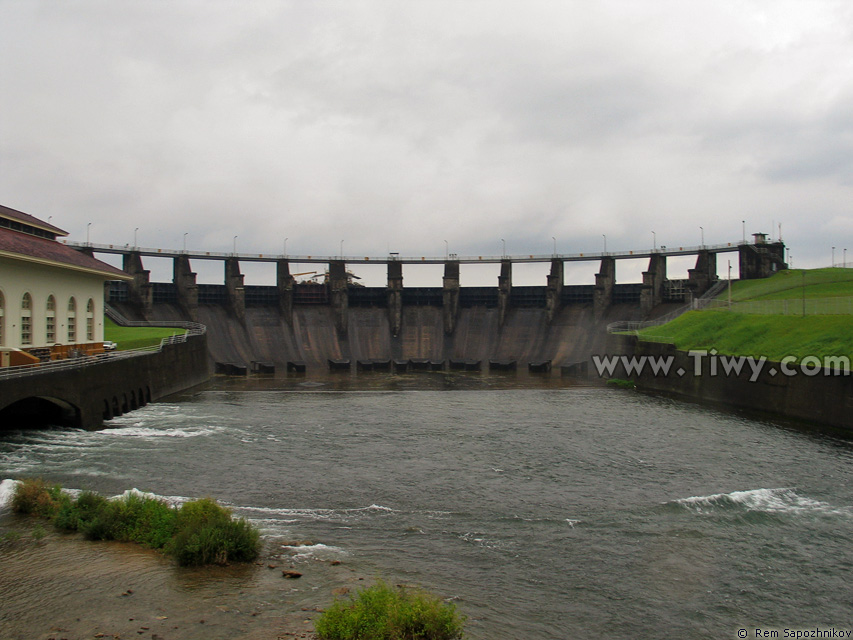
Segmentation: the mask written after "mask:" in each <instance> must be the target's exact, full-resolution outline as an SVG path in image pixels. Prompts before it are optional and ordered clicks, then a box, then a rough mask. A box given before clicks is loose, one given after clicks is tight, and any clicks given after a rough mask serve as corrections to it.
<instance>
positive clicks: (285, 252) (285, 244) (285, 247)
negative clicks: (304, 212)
mask: <svg viewBox="0 0 853 640" xmlns="http://www.w3.org/2000/svg"><path fill="white" fill-rule="evenodd" d="M287 241H288V238H285V239H284V256H285V257H287Z"/></svg>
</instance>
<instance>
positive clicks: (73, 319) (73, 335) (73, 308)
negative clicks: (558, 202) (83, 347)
mask: <svg viewBox="0 0 853 640" xmlns="http://www.w3.org/2000/svg"><path fill="white" fill-rule="evenodd" d="M67 317H68V324H67V327H68V343H69V344H74V343H75V342H77V301H76V300H75V299H74V298H69V299H68V316H67Z"/></svg>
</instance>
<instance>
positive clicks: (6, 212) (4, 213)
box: [0, 204, 68, 236]
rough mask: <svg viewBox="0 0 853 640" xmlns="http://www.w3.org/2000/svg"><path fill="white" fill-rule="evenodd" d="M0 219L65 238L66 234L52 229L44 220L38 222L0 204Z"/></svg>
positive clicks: (33, 217) (34, 218)
mask: <svg viewBox="0 0 853 640" xmlns="http://www.w3.org/2000/svg"><path fill="white" fill-rule="evenodd" d="M0 218H9V219H10V220H17V221H18V222H21V223H23V224H28V225H30V226H32V227H38V228H39V229H44V230H45V231H49V232H50V233H55V234H56V235H58V236H67V235H68V232H67V231H63V230H62V229H60V228H59V227H54V226H53V225H52V224H48V223H47V222H45V221H44V220H39V219H38V218H36V217H35V216H31V215H30V214H29V213H24V212H23V211H18V210H17V209H12V208H11V207H4V206H3V205H2V204H0Z"/></svg>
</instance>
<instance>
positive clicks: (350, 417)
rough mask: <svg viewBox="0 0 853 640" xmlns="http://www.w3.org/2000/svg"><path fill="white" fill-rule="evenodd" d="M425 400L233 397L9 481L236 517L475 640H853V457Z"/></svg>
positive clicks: (6, 463) (751, 438)
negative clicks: (373, 581) (166, 502)
mask: <svg viewBox="0 0 853 640" xmlns="http://www.w3.org/2000/svg"><path fill="white" fill-rule="evenodd" d="M416 378H418V377H417V376H414V378H413V379H409V378H408V377H406V378H401V379H399V380H403V382H400V381H399V380H398V381H395V382H393V383H391V382H384V381H385V380H389V379H390V378H385V377H382V378H379V377H377V378H376V380H378V382H374V383H371V384H370V385H369V388H353V387H352V385H349V384H343V385H342V384H335V383H333V382H330V381H322V380H320V381H304V382H302V383H301V384H299V383H287V384H282V383H279V382H277V381H270V382H266V383H253V382H251V381H249V382H239V383H235V382H233V381H226V380H222V379H220V380H216V381H214V382H213V383H211V384H210V385H208V386H206V387H204V388H201V389H197V390H194V391H192V392H190V393H187V394H183V395H181V396H177V397H175V398H174V399H171V401H169V402H163V403H157V404H152V405H149V406H147V407H145V408H143V409H141V410H138V411H134V412H132V413H130V414H127V415H125V416H122V417H120V418H117V419H115V420H113V421H111V423H110V427H109V428H105V429H102V430H99V431H91V432H87V431H80V430H69V429H51V430H43V431H36V430H27V429H11V430H5V431H2V432H0V478H17V477H23V476H42V477H45V478H49V479H51V480H53V481H56V482H59V483H61V484H62V485H63V486H64V487H68V488H74V489H93V490H96V491H99V492H102V493H104V494H107V495H116V494H120V493H122V492H124V491H127V490H129V489H133V488H136V489H139V490H142V491H149V492H152V493H155V494H157V495H159V496H163V497H168V498H171V499H178V500H180V499H182V498H183V497H198V496H205V495H210V496H214V497H216V498H217V499H219V500H220V501H222V502H223V503H225V504H227V505H229V506H231V507H233V508H234V510H235V513H236V514H237V515H240V516H245V517H247V518H249V519H251V520H252V521H254V522H255V523H256V524H258V525H259V526H260V527H261V528H262V530H263V532H264V534H265V536H266V539H267V540H268V541H270V540H271V541H279V542H281V543H282V544H287V545H289V546H290V547H294V545H295V544H296V543H295V542H294V541H304V544H303V545H302V546H301V547H298V548H295V547H294V548H295V549H296V551H295V553H296V555H295V556H294V560H293V561H294V562H298V561H299V559H300V558H305V559H314V560H316V559H318V558H319V559H322V560H326V561H327V560H335V559H338V560H341V562H342V563H346V564H348V565H353V566H357V567H359V570H360V571H362V572H364V573H365V574H368V575H372V576H382V577H384V578H386V579H388V580H389V581H392V582H398V583H400V582H402V583H407V584H417V585H421V586H424V587H426V588H428V589H430V590H433V591H435V592H436V593H438V594H441V595H442V596H445V597H448V598H453V600H454V601H455V602H456V603H457V606H458V607H459V608H460V609H461V611H462V612H463V613H465V614H466V615H467V616H468V618H469V622H468V625H467V630H468V632H469V635H470V636H471V637H472V638H475V639H483V640H485V639H491V640H505V639H511V638H512V639H514V638H528V639H543V640H545V639H549V640H550V639H554V640H556V639H563V638H567V637H597V638H604V637H607V638H660V637H685V638H723V637H732V638H733V637H737V632H738V630H739V629H747V630H748V633H749V636H750V637H754V636H753V633H754V629H756V628H762V629H779V630H784V629H786V628H788V629H816V628H826V629H829V628H835V629H851V627H853V604H851V595H853V590H852V589H851V575H853V572H851V570H853V495H851V486H852V485H851V483H853V447H851V443H849V442H846V441H843V440H838V439H834V438H832V437H829V436H822V435H818V434H815V433H809V432H804V431H801V430H797V429H795V428H792V427H790V426H787V425H784V424H777V423H773V422H770V421H761V420H754V419H749V418H745V417H741V416H738V415H733V414H729V413H724V412H719V411H716V410H711V409H708V408H705V407H700V406H696V405H691V404H684V403H679V402H676V401H671V400H666V399H661V398H655V397H649V396H644V395H640V394H637V393H633V392H625V391H622V390H616V389H609V388H601V387H585V386H571V385H567V384H565V383H561V382H552V383H550V384H542V385H536V386H530V385H521V386H520V387H519V386H514V385H512V384H510V385H506V384H503V385H502V384H497V385H490V384H484V383H482V382H479V381H478V382H477V383H476V384H469V383H467V382H466V379H465V378H464V377H459V378H456V379H448V378H447V377H443V376H437V375H436V376H435V377H433V376H432V375H424V376H422V377H420V378H419V380H415V379H416ZM423 380H430V381H431V382H429V383H426V384H425V383H424V382H422V381H423ZM360 386H361V387H364V386H365V385H360ZM507 387H512V388H507ZM4 484H5V486H6V487H7V488H8V486H9V483H4ZM0 499H2V498H1V497H0Z"/></svg>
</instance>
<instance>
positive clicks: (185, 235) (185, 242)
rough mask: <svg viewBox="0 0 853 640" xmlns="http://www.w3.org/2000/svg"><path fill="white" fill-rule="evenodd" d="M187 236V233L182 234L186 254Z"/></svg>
mask: <svg viewBox="0 0 853 640" xmlns="http://www.w3.org/2000/svg"><path fill="white" fill-rule="evenodd" d="M188 234H189V231H185V232H184V253H186V252H187V235H188Z"/></svg>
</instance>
